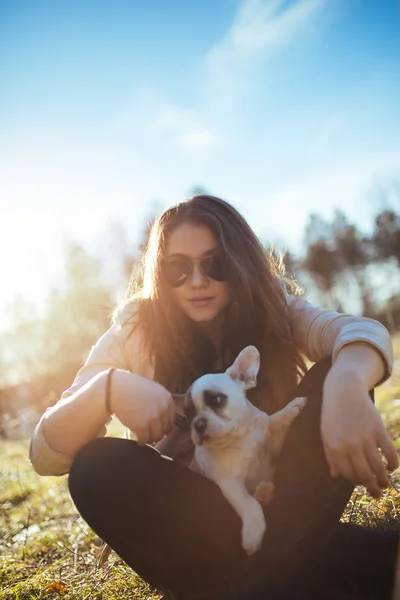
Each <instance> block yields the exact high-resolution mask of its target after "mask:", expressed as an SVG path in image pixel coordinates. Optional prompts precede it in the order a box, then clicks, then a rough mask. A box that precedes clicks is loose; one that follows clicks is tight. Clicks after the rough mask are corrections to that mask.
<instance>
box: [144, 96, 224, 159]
mask: <svg viewBox="0 0 400 600" xmlns="http://www.w3.org/2000/svg"><path fill="white" fill-rule="evenodd" d="M150 132H151V133H152V134H153V135H157V136H167V137H168V138H170V139H172V140H173V141H174V142H175V143H177V144H178V145H179V146H180V147H181V148H183V149H185V150H190V151H197V150H205V149H206V148H210V147H212V146H214V145H215V143H216V142H217V140H218V134H217V132H216V131H215V130H214V129H213V128H212V127H210V126H209V125H207V124H204V122H203V119H202V118H201V116H200V114H199V112H198V111H196V110H192V109H185V108H181V107H177V106H166V107H163V108H162V109H161V110H160V111H159V112H158V113H157V114H156V115H155V117H154V118H152V120H151V123H150Z"/></svg>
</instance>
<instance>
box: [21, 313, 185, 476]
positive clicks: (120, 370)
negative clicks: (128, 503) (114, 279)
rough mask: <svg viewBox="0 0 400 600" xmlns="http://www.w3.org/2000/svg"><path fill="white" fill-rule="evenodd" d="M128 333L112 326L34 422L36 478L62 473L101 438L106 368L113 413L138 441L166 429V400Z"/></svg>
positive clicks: (169, 415)
mask: <svg viewBox="0 0 400 600" xmlns="http://www.w3.org/2000/svg"><path fill="white" fill-rule="evenodd" d="M130 330H131V326H127V327H126V328H125V329H124V327H123V326H122V327H121V326H120V325H119V324H115V325H113V326H112V327H111V328H110V329H109V330H108V331H107V332H106V333H105V334H104V335H103V336H102V337H101V338H100V340H99V341H98V342H97V344H96V345H95V346H94V347H93V348H92V350H91V352H90V354H89V356H88V359H87V360H86V363H85V365H84V366H83V367H82V368H81V369H80V371H79V372H78V374H77V376H76V378H75V380H74V382H73V384H72V385H71V387H70V388H69V389H68V390H66V391H65V392H64V393H63V394H62V396H61V399H60V401H59V402H58V403H57V404H56V405H55V406H53V407H52V408H49V409H47V411H46V412H45V414H44V415H43V416H42V418H41V419H40V421H39V423H38V425H37V426H36V428H35V431H34V434H33V436H32V440H31V446H30V459H31V462H32V465H33V467H34V468H35V470H36V471H37V472H38V473H39V474H41V475H62V474H64V473H67V472H68V471H69V468H70V466H71V464H72V462H73V458H74V456H75V454H76V452H77V451H78V450H79V449H80V448H82V446H84V445H85V444H86V443H87V442H88V441H90V440H91V439H93V438H95V437H97V436H99V435H105V433H106V427H105V425H106V423H107V421H109V420H110V415H109V414H108V412H107V410H106V406H105V384H106V376H107V375H106V373H107V371H108V370H109V369H110V368H111V367H113V368H115V369H116V370H115V372H114V373H113V376H112V409H113V412H114V413H115V414H116V415H117V416H118V418H119V419H120V421H121V422H122V423H123V424H124V425H126V427H128V428H129V429H131V430H132V431H134V432H135V433H136V435H137V437H138V440H139V442H140V443H148V442H155V441H158V440H159V439H161V438H162V436H163V434H164V433H166V432H167V431H168V430H169V428H170V427H171V420H172V422H173V419H174V415H175V413H174V410H173V401H172V398H171V395H170V394H169V392H168V391H167V390H166V389H165V388H163V387H162V386H160V385H159V384H157V383H155V382H153V381H151V376H152V367H151V365H150V361H149V360H148V359H146V356H145V354H144V352H143V349H142V344H141V334H140V332H139V331H138V329H135V330H134V331H133V333H132V335H130V336H129V338H128V337H127V335H126V333H127V331H130ZM125 341H127V343H124V342H125ZM131 371H135V372H131ZM139 373H140V374H139ZM142 375H144V376H142Z"/></svg>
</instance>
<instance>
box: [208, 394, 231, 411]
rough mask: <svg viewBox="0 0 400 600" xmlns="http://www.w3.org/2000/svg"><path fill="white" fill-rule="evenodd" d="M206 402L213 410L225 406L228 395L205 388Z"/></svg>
mask: <svg viewBox="0 0 400 600" xmlns="http://www.w3.org/2000/svg"><path fill="white" fill-rule="evenodd" d="M203 395H204V404H205V405H206V406H209V407H210V408H212V409H213V410H215V409H218V408H223V407H224V406H225V405H226V400H227V397H226V396H225V394H222V393H216V392H210V391H209V390H205V391H204V393H203Z"/></svg>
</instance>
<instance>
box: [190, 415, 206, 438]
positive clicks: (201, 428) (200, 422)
mask: <svg viewBox="0 0 400 600" xmlns="http://www.w3.org/2000/svg"><path fill="white" fill-rule="evenodd" d="M193 427H194V428H195V430H196V431H197V433H198V434H199V435H202V434H203V433H204V432H205V430H206V429H207V419H206V418H205V417H198V418H197V419H195V420H194V421H193Z"/></svg>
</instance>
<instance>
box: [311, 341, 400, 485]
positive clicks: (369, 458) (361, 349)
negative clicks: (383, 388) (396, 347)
mask: <svg viewBox="0 0 400 600" xmlns="http://www.w3.org/2000/svg"><path fill="white" fill-rule="evenodd" d="M384 374H385V363H384V361H383V359H382V356H381V355H380V354H379V352H378V351H377V350H375V349H374V348H372V347H370V346H368V345H367V344H364V343H354V344H349V345H347V346H345V347H344V348H342V350H341V351H340V352H339V353H338V355H337V358H336V361H335V362H334V364H333V366H332V368H331V370H330V371H329V373H328V375H327V377H326V379H325V383H324V392H323V403H322V415H321V436H322V443H323V446H324V451H325V456H326V459H327V461H328V464H329V467H330V471H331V475H332V477H337V476H338V475H343V476H344V477H346V478H347V479H349V480H350V481H352V482H353V483H355V484H362V485H364V486H365V487H366V488H367V489H368V491H369V493H370V494H371V495H373V496H375V497H379V496H380V495H381V492H382V489H383V488H385V487H387V486H388V485H389V478H388V475H387V471H386V468H385V466H384V464H383V462H382V460H381V456H380V452H379V449H381V450H382V453H383V455H384V456H385V458H386V460H387V468H388V469H389V470H394V469H396V468H397V467H398V457H397V452H396V448H395V446H394V444H393V442H392V440H391V439H390V437H389V435H388V432H387V430H386V428H385V426H384V424H383V421H382V418H381V416H380V414H379V412H378V410H377V409H376V407H375V406H374V404H373V403H372V402H371V398H370V396H369V394H368V390H370V389H372V388H373V387H374V386H375V385H376V384H377V383H378V382H379V381H381V380H382V378H383V376H384Z"/></svg>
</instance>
